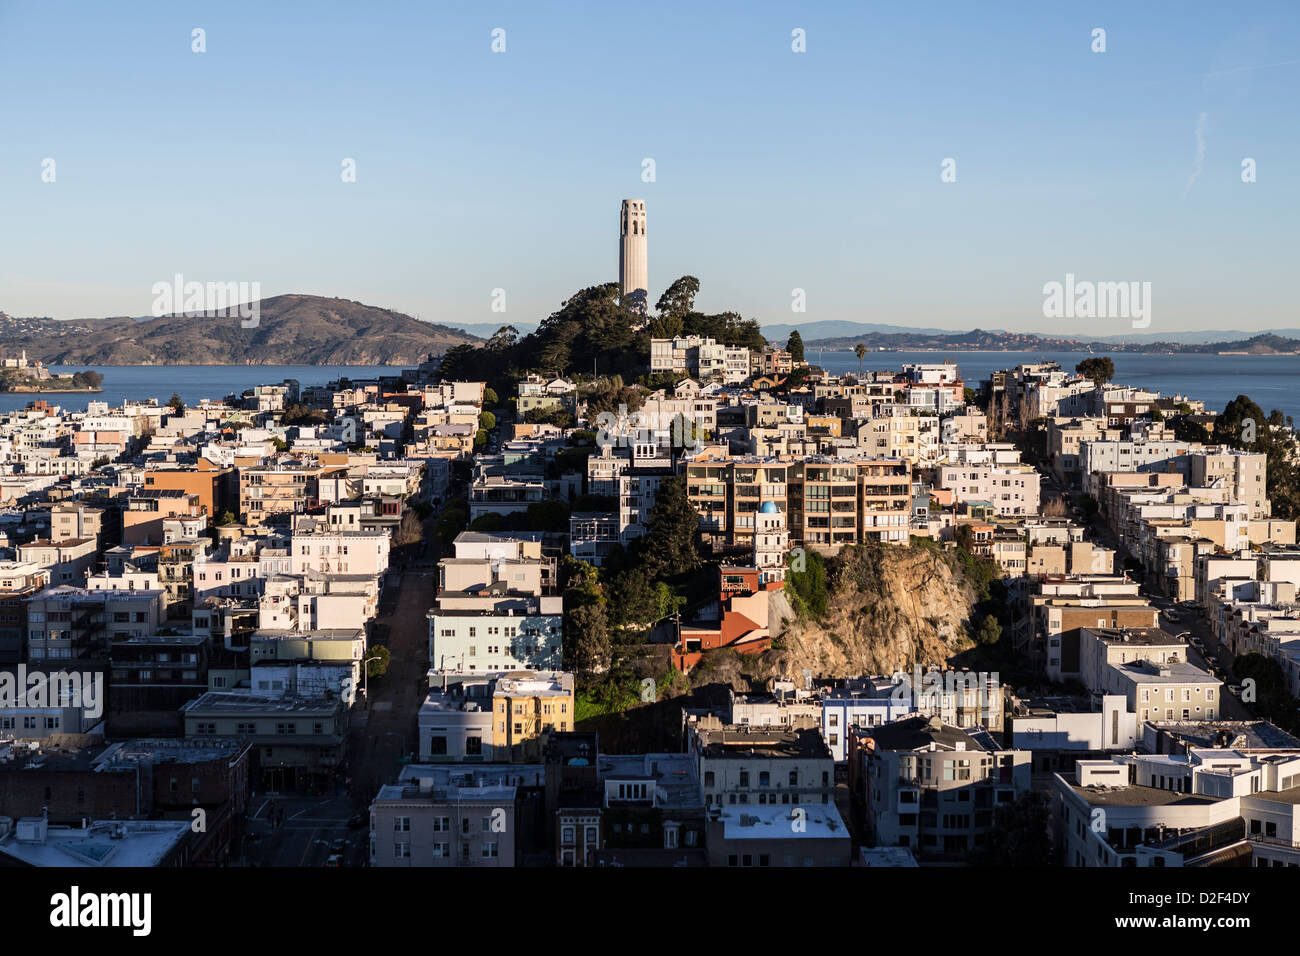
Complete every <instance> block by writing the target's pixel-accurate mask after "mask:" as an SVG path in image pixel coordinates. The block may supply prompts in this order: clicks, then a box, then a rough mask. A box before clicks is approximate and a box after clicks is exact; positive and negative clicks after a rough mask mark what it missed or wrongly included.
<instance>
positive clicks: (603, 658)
mask: <svg viewBox="0 0 1300 956" xmlns="http://www.w3.org/2000/svg"><path fill="white" fill-rule="evenodd" d="M609 664H610V648H609V623H608V621H607V620H606V619H605V609H604V608H603V607H601V606H600V605H599V604H584V605H581V606H579V607H575V608H572V609H571V610H570V611H569V612H568V613H567V614H565V622H564V668H565V670H571V671H578V672H580V673H588V674H602V673H604V672H605V671H607V670H609Z"/></svg>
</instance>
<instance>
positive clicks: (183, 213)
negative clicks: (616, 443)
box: [0, 0, 1300, 334]
mask: <svg viewBox="0 0 1300 956" xmlns="http://www.w3.org/2000/svg"><path fill="white" fill-rule="evenodd" d="M196 27H201V28H203V29H204V30H205V31H206V43H207V51H206V52H205V53H202V54H198V53H194V52H192V51H191V31H192V29H194V28H196ZM497 27H500V28H503V29H505V31H506V51H505V52H504V53H501V54H494V53H493V52H492V51H491V31H492V30H493V29H494V28H497ZM1096 27H1101V28H1104V29H1105V30H1106V46H1107V49H1106V52H1105V53H1093V52H1092V51H1091V49H1090V46H1091V42H1092V39H1091V33H1092V30H1093V29H1094V28H1096ZM795 28H801V29H803V30H804V31H806V37H807V52H805V53H801V54H797V53H794V52H792V50H791V31H792V30H793V29H795ZM1298 41H1300V5H1297V4H1294V3H1254V4H1249V5H1246V6H1242V5H1234V4H1223V3H1214V4H1210V3H1142V4H1133V3H1087V4H1084V3H1076V4H1065V3H1031V2H1026V3H1000V4H999V3H988V4H976V3H953V4H944V5H941V6H939V7H934V6H924V5H915V4H860V3H852V4H850V3H827V4H817V5H807V6H802V5H795V4H777V3H754V2H746V3H689V2H688V3H672V2H662V3H655V4H624V3H617V4H615V3H608V2H604V3H590V4H586V3H539V2H532V3H517V4H491V3H470V2H466V3H410V4H406V3H383V2H376V3H369V4H360V3H332V2H317V3H312V4H306V3H303V4H291V3H286V4H267V3H241V2H222V3H174V2H173V3H150V2H134V3H131V4H113V5H110V4H105V3H102V2H94V3H57V2H30V3H29V2H12V0H0V63H3V64H4V71H3V79H0V117H3V132H2V135H0V311H5V312H8V313H10V314H11V315H52V316H55V317H57V318H76V317H87V316H102V315H124V314H130V315H144V314H147V313H148V312H149V310H150V306H151V303H152V293H151V287H152V285H153V284H154V283H155V282H158V281H160V280H170V279H171V277H172V276H173V275H174V274H175V273H181V274H183V275H184V276H185V278H186V279H189V280H199V281H249V282H251V281H257V282H260V283H261V289H262V293H263V295H265V296H270V295H275V294H279V293H285V292H305V293H314V294H320V295H337V296H342V297H345V298H349V299H357V300H360V301H363V302H367V303H370V304H374V305H381V306H385V307H389V308H395V309H399V310H401V311H405V312H409V313H411V314H414V315H418V316H419V317H421V318H425V319H429V320H433V321H441V322H449V323H453V324H454V323H458V322H497V321H502V320H506V321H508V320H515V321H519V322H530V321H536V320H537V319H539V318H541V317H543V316H544V315H546V314H547V313H549V312H550V311H552V310H553V309H554V308H555V307H556V306H557V305H558V304H559V303H560V302H561V301H562V300H563V299H564V298H565V297H566V296H567V295H568V294H570V293H571V292H573V291H575V290H577V289H579V288H582V287H584V286H587V285H592V284H595V283H598V282H606V281H613V280H614V279H616V278H617V268H618V248H617V234H616V233H617V219H618V208H619V201H620V200H621V199H623V198H625V197H636V198H644V199H645V200H646V208H647V216H648V227H649V251H650V286H651V289H650V292H651V301H652V302H653V301H654V300H655V299H656V298H657V297H658V295H659V294H660V292H662V290H663V289H664V287H665V286H666V285H667V284H668V283H669V282H671V281H672V280H673V279H674V278H676V277H677V276H679V275H682V274H684V273H690V274H693V275H696V276H698V277H699V279H700V282H701V292H700V296H699V299H698V300H697V304H698V305H699V306H700V307H701V308H704V309H706V310H710V311H712V310H721V309H724V308H731V309H735V310H736V311H739V312H741V313H742V314H743V315H745V316H747V317H752V318H757V319H759V320H760V321H762V322H774V323H775V322H792V321H808V322H811V321H818V320H826V319H841V320H857V321H868V322H888V323H894V324H903V325H916V326H940V327H947V328H954V329H968V328H973V327H976V326H979V327H983V328H1008V329H1015V330H1025V331H1044V332H1057V333H1061V334H1068V333H1070V332H1083V333H1088V334H1107V333H1111V332H1121V331H1124V329H1123V327H1122V326H1123V323H1122V322H1121V321H1118V320H1109V321H1110V323H1111V326H1113V327H1111V326H1106V325H1105V323H1102V322H1093V323H1088V324H1087V327H1082V325H1081V324H1080V323H1078V322H1077V321H1067V320H1062V321H1057V320H1049V319H1045V318H1044V317H1043V314H1042V302H1043V295H1042V286H1043V284H1044V283H1046V282H1049V281H1053V280H1057V281H1059V280H1063V279H1064V277H1065V274H1066V273H1074V274H1075V275H1076V276H1078V277H1079V278H1080V279H1093V280H1099V281H1119V280H1135V281H1149V282H1151V283H1152V300H1153V301H1152V319H1153V321H1152V325H1151V327H1150V328H1149V329H1147V330H1146V331H1148V332H1159V331H1162V330H1164V331H1175V330H1186V329H1205V328H1214V329H1220V328H1226V329H1242V330H1246V329H1258V328H1269V327H1283V326H1295V325H1297V324H1300V323H1298V322H1297V320H1296V311H1295V307H1294V299H1295V296H1294V291H1293V288H1292V282H1291V280H1290V279H1289V278H1288V277H1289V276H1291V275H1293V274H1294V272H1295V257H1296V242H1295V229H1296V222H1297V218H1300V217H1298V214H1300V186H1298V185H1297V176H1298V174H1300V96H1298V95H1297V92H1298V91H1300V42H1298ZM1202 115H1203V116H1204V118H1203V119H1202ZM1198 128H1199V130H1200V142H1201V144H1202V145H1201V147H1200V148H1199V159H1198ZM647 157H649V158H653V159H654V161H655V172H656V181H655V182H652V183H645V182H642V179H641V173H642V160H643V159H644V158H647ZM948 157H951V158H953V159H954V160H955V161H956V171H957V181H956V182H954V183H944V182H941V180H940V173H941V163H942V162H943V160H944V159H945V158H948ZM1244 157H1251V158H1253V159H1255V160H1256V163H1257V176H1258V181H1257V182H1255V183H1252V184H1244V183H1242V181H1241V162H1242V159H1243V158H1244ZM46 158H52V159H54V160H55V163H56V166H55V171H56V180H55V182H53V183H47V182H42V180H41V171H42V166H41V163H42V160H44V159H46ZM345 158H352V159H354V160H355V161H356V170H357V181H356V182H355V183H344V182H342V180H341V177H340V171H341V164H342V162H343V160H344V159H345ZM1198 170H1199V171H1198ZM496 288H503V289H505V290H506V304H507V311H506V314H505V315H501V314H498V313H494V312H492V311H491V303H492V292H493V290H494V289H496ZM795 288H802V289H804V290H805V291H806V298H807V312H805V313H803V314H794V313H792V311H791V292H792V290H793V289H795Z"/></svg>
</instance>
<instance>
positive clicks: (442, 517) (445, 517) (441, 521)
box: [434, 498, 469, 544]
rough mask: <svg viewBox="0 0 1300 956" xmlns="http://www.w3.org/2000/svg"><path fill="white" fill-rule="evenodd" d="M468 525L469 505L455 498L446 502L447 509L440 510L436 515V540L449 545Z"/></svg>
mask: <svg viewBox="0 0 1300 956" xmlns="http://www.w3.org/2000/svg"><path fill="white" fill-rule="evenodd" d="M468 524H469V503H468V502H466V501H464V500H463V499H460V498H457V499H455V500H453V501H450V502H448V504H447V507H445V508H443V509H442V513H441V514H439V515H438V520H437V522H435V523H434V528H435V529H436V530H437V532H438V538H439V540H441V541H442V542H443V543H444V544H450V543H451V542H452V541H454V540H455V538H456V535H458V534H460V533H461V532H462V531H464V530H465V527H466V525H468Z"/></svg>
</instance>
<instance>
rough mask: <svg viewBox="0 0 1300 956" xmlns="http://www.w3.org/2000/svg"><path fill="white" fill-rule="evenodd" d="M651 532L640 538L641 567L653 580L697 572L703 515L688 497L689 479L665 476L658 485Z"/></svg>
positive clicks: (652, 510) (651, 519)
mask: <svg viewBox="0 0 1300 956" xmlns="http://www.w3.org/2000/svg"><path fill="white" fill-rule="evenodd" d="M649 525H650V531H649V533H648V534H646V535H645V537H643V538H642V539H641V541H640V545H641V547H640V549H639V550H640V554H641V555H642V556H643V557H642V566H643V567H644V568H645V572H646V574H647V575H648V576H649V577H650V578H651V579H652V580H660V579H662V578H670V577H673V576H675V575H678V574H685V573H686V572H688V571H694V570H695V569H696V568H697V567H699V565H700V553H699V549H698V548H697V547H696V543H695V542H696V537H697V536H698V534H699V529H700V515H699V512H697V511H696V510H695V508H694V506H693V505H692V504H691V502H690V499H689V498H687V496H686V482H685V480H684V479H682V478H681V477H680V476H677V475H674V476H673V477H671V478H665V479H664V480H663V482H662V483H660V485H659V492H658V494H657V495H656V497H655V504H654V507H653V508H651V509H650V515H649Z"/></svg>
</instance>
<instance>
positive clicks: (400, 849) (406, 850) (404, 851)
mask: <svg viewBox="0 0 1300 956" xmlns="http://www.w3.org/2000/svg"><path fill="white" fill-rule="evenodd" d="M393 856H394V857H395V858H396V859H398V860H409V859H410V858H411V844H409V843H395V844H394V845H393Z"/></svg>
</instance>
